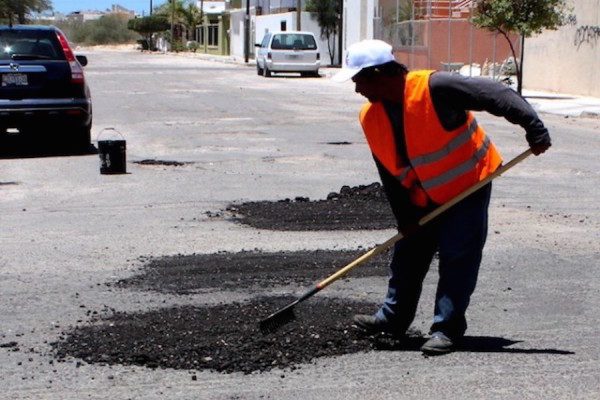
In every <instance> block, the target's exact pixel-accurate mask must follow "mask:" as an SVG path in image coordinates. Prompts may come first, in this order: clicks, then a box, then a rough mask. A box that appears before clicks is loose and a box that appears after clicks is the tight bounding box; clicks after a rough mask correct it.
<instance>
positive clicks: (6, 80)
mask: <svg viewBox="0 0 600 400" xmlns="http://www.w3.org/2000/svg"><path fill="white" fill-rule="evenodd" d="M27 85H29V82H28V81H27V75H25V74H3V75H2V86H27Z"/></svg>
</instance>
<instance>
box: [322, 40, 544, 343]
mask: <svg viewBox="0 0 600 400" xmlns="http://www.w3.org/2000/svg"><path fill="white" fill-rule="evenodd" d="M332 79H333V80H334V81H337V82H342V81H346V80H348V79H352V81H353V82H354V84H355V86H356V92H357V93H359V94H361V95H362V96H364V97H366V99H367V100H368V102H367V103H366V104H365V105H364V106H363V107H362V110H361V111H360V123H361V125H362V128H363V131H364V134H365V136H366V139H367V142H368V144H369V147H370V150H371V152H372V154H373V158H374V160H375V164H376V166H377V169H378V171H379V175H380V178H381V181H382V184H383V187H384V190H385V192H386V195H387V197H388V200H389V202H390V205H391V208H392V211H393V213H394V215H395V217H396V220H397V223H398V229H399V230H400V232H402V233H403V234H404V236H406V237H405V238H404V239H402V240H400V241H398V242H397V243H396V244H395V247H394V251H393V255H392V260H391V264H390V268H391V276H390V279H389V282H388V289H387V295H386V297H385V300H384V302H383V305H382V306H381V307H380V308H379V310H378V311H377V312H376V313H375V314H373V315H356V316H355V317H354V324H355V325H356V326H357V327H358V328H359V329H361V330H362V331H364V332H365V333H367V334H376V333H380V332H385V333H387V334H392V335H394V336H397V337H400V338H401V337H404V335H405V334H406V331H407V329H408V328H409V326H410V324H411V323H412V321H413V319H414V317H415V313H416V309H417V303H418V301H419V297H420V294H421V289H422V283H423V279H424V278H425V275H426V273H427V271H428V269H429V265H430V263H431V261H432V259H433V257H434V254H435V253H436V252H438V254H439V281H438V285H437V293H436V298H435V309H434V317H433V324H432V326H431V329H430V337H429V339H428V340H427V341H426V342H425V343H424V344H423V346H422V347H421V350H422V351H423V352H424V353H427V354H444V353H448V352H450V351H453V350H454V349H455V347H456V345H457V343H459V341H460V340H461V338H462V337H463V336H464V334H465V331H466V329H467V321H466V318H465V313H466V311H467V307H468V305H469V301H470V298H471V295H472V293H473V291H474V290H475V286H476V282H477V275H478V271H479V265H480V263H481V258H482V250H483V247H484V244H485V240H486V236H487V229H488V206H489V202H490V194H491V183H490V184H487V185H485V186H483V187H482V188H481V189H479V190H478V191H477V192H475V193H473V194H472V195H470V196H468V197H467V198H465V199H464V200H462V201H461V202H459V203H458V204H457V205H455V206H453V207H451V208H450V209H449V210H448V211H446V212H445V213H443V214H442V215H440V216H439V217H437V218H436V219H434V220H433V221H431V222H429V223H428V224H426V225H425V226H423V227H420V228H418V229H416V228H415V227H416V226H417V222H418V221H419V219H420V218H422V217H423V216H425V215H426V214H427V213H429V212H431V211H432V210H434V209H435V208H436V207H438V206H440V205H441V204H444V203H445V202H447V201H448V200H450V199H452V198H453V197H454V196H456V195H457V194H459V193H461V192H463V191H464V190H465V189H467V188H469V187H471V186H473V185H474V184H476V183H477V182H479V181H481V180H482V179H484V178H485V177H487V176H489V175H490V174H492V173H493V172H494V171H495V170H496V169H497V168H498V167H499V166H500V165H501V164H502V159H501V157H500V154H499V152H498V150H497V149H496V147H495V146H494V144H493V143H492V142H491V141H490V138H489V137H488V136H487V134H486V133H485V131H484V129H483V127H482V126H481V125H480V124H479V123H478V122H477V120H476V119H475V116H474V115H473V113H472V111H487V112H489V113H491V114H493V115H496V116H502V117H504V118H505V119H507V120H508V121H509V122H511V123H514V124H518V125H520V126H521V127H522V128H523V129H524V130H525V133H526V134H525V137H526V140H527V142H528V144H529V147H530V148H531V150H532V152H533V154H535V155H539V154H541V153H544V152H545V151H546V150H547V149H548V148H549V147H550V145H551V142H550V136H549V134H548V130H547V129H546V128H545V127H544V124H543V123H542V121H541V120H540V119H539V117H538V115H537V114H536V112H535V111H534V110H533V109H532V107H531V106H530V105H529V104H528V103H527V102H526V101H525V100H524V99H523V98H522V97H521V96H520V95H519V94H518V93H516V92H515V91H514V90H512V89H511V88H510V87H508V86H506V85H503V84H501V83H498V82H495V81H493V80H491V79H487V78H470V77H463V76H461V75H460V74H453V73H449V72H441V71H440V72H436V71H426V70H423V71H408V69H407V68H406V66H405V65H403V64H401V63H398V62H397V61H396V59H395V57H394V55H393V53H392V47H391V46H390V45H389V44H387V43H385V42H383V41H380V40H364V41H361V42H358V43H355V44H353V45H352V46H350V47H349V48H348V49H347V52H346V65H345V66H344V67H343V68H342V70H340V71H339V72H338V73H337V74H336V75H335V76H334V77H333V78H332Z"/></svg>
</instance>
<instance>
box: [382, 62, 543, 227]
mask: <svg viewBox="0 0 600 400" xmlns="http://www.w3.org/2000/svg"><path fill="white" fill-rule="evenodd" d="M429 89H430V93H431V99H432V102H433V106H434V108H435V111H436V114H437V116H438V118H439V120H440V123H441V124H442V126H443V127H444V128H445V129H447V130H453V129H456V128H458V127H459V126H461V125H462V124H464V123H465V122H466V120H467V112H468V111H487V112H489V113H490V114H493V115H496V116H501V117H504V118H505V119H506V120H507V121H509V122H511V123H513V124H518V125H520V126H521V127H522V128H523V129H524V130H525V138H526V139H527V141H528V143H529V144H542V143H547V144H550V135H549V134H548V130H547V129H546V128H545V127H544V124H543V123H542V121H541V120H540V119H539V117H538V115H537V113H536V112H535V111H534V110H533V108H532V107H531V105H529V103H527V102H526V101H525V99H523V98H522V97H521V96H520V95H519V94H518V93H516V92H515V91H514V90H512V89H510V88H509V87H507V86H505V85H503V84H501V83H498V82H495V81H492V80H490V79H486V78H468V77H463V76H461V75H458V74H451V73H448V72H435V73H433V74H432V75H431V76H430V78H429ZM383 105H384V107H385V110H386V113H387V115H388V117H389V118H390V122H391V124H392V128H393V130H394V136H395V139H396V140H395V141H396V147H397V149H396V150H397V151H398V154H399V155H400V157H401V158H402V159H403V160H408V156H407V153H406V144H405V140H404V121H403V115H404V114H403V108H402V107H403V105H402V104H399V103H391V102H386V101H384V103H383ZM375 163H376V164H377V169H378V171H379V175H380V177H381V183H382V184H383V187H384V190H385V192H386V194H387V196H388V199H389V201H390V205H391V207H392V211H393V213H394V215H395V217H396V220H397V221H398V225H399V227H400V228H402V227H403V226H408V225H410V224H414V223H416V222H417V221H418V220H419V219H420V218H421V217H423V216H424V215H425V214H427V213H428V212H429V211H431V210H432V209H433V208H434V207H435V206H434V205H431V206H429V207H425V208H421V207H417V206H415V205H414V204H412V203H411V202H410V199H409V195H408V190H407V189H406V188H404V187H403V186H402V185H401V184H400V182H399V181H398V180H397V179H396V178H395V177H394V176H392V175H391V174H390V173H389V171H387V170H386V169H385V167H384V166H383V165H382V164H381V163H380V162H379V161H378V160H377V159H375Z"/></svg>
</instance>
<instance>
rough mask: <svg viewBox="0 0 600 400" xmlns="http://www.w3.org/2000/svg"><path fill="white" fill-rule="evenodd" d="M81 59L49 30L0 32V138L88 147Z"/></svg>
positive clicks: (88, 113) (33, 28) (61, 37)
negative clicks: (26, 136) (36, 140)
mask: <svg viewBox="0 0 600 400" xmlns="http://www.w3.org/2000/svg"><path fill="white" fill-rule="evenodd" d="M85 65H87V58H86V57H85V56H81V55H78V56H75V54H74V53H73V50H72V49H71V47H70V45H69V42H68V40H67V38H66V37H65V35H64V33H63V32H61V31H60V29H58V28H56V27H53V26H38V25H15V26H12V27H9V26H0V137H3V136H5V137H6V136H12V135H19V136H21V135H23V136H25V135H31V136H33V137H35V138H37V139H51V140H53V141H57V140H58V141H59V143H67V144H69V145H71V146H73V147H74V148H77V149H82V150H84V149H86V148H88V147H89V146H90V131H91V127H92V99H91V96H90V90H89V88H88V86H87V84H86V82H85V77H84V74H83V66H85Z"/></svg>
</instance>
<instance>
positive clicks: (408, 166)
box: [360, 71, 502, 207]
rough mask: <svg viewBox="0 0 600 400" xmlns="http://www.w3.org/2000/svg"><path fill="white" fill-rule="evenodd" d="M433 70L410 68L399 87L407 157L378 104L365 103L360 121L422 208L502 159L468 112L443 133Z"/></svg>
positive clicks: (375, 149) (454, 191)
mask: <svg viewBox="0 0 600 400" xmlns="http://www.w3.org/2000/svg"><path fill="white" fill-rule="evenodd" d="M433 72H434V71H414V72H409V73H408V75H407V76H406V84H405V89H404V140H405V142H406V153H407V155H408V158H409V159H408V160H402V159H401V158H400V155H399V154H398V152H397V151H396V142H395V138H394V130H393V128H392V124H391V122H390V120H389V117H388V116H387V114H386V111H385V108H384V106H383V104H382V103H380V102H376V103H367V104H365V105H364V106H363V108H362V110H361V112H360V123H361V125H362V127H363V131H364V133H365V136H366V138H367V142H368V143H369V147H370V148H371V152H372V153H373V154H374V155H375V157H376V158H377V159H378V160H379V162H381V164H383V166H384V167H385V169H387V170H388V171H389V172H390V173H391V174H392V175H393V176H395V177H396V179H398V181H400V183H401V184H402V185H403V186H404V187H405V188H407V189H408V190H409V193H410V197H411V201H412V202H413V203H414V204H415V205H417V206H421V207H424V206H426V205H427V204H429V203H430V201H432V202H434V203H437V204H443V203H445V202H447V201H448V200H450V199H452V198H453V197H454V196H456V195H458V194H459V193H461V192H463V191H464V190H466V189H467V188H469V187H471V186H472V185H474V184H476V183H477V182H479V181H481V180H482V179H484V178H485V177H487V176H488V175H490V174H491V173H493V172H494V171H495V170H496V168H498V166H500V164H502V158H501V157H500V154H499V153H498V151H497V150H496V148H495V146H494V144H493V143H492V142H491V141H490V139H489V138H488V137H487V135H486V134H485V132H484V130H483V128H482V127H481V126H479V124H478V123H477V121H476V120H475V117H474V116H473V114H472V113H471V112H468V114H467V121H466V122H465V124H463V125H461V126H459V127H458V128H456V129H454V130H452V131H447V130H446V129H444V127H443V126H442V124H441V122H440V120H439V118H438V116H437V113H436V112H435V108H434V106H433V102H432V100H431V93H430V92H429V76H430V75H431V74H432V73H433Z"/></svg>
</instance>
